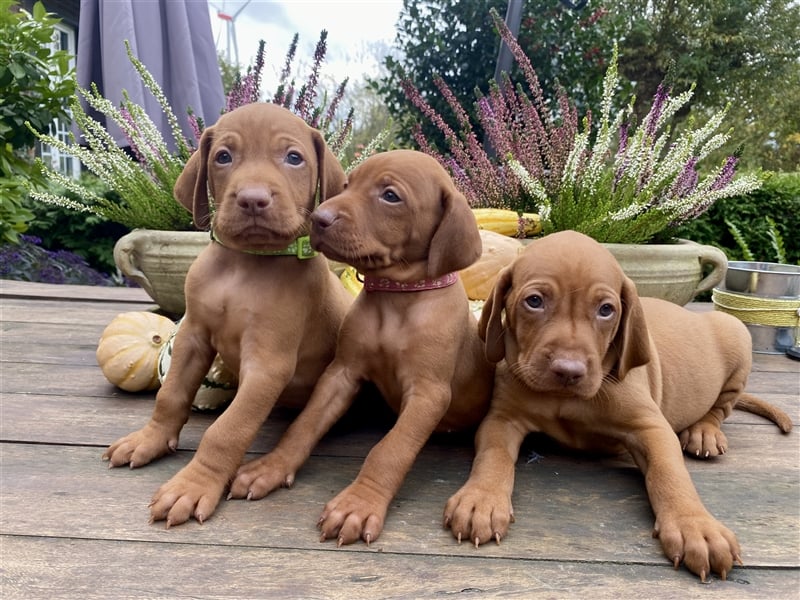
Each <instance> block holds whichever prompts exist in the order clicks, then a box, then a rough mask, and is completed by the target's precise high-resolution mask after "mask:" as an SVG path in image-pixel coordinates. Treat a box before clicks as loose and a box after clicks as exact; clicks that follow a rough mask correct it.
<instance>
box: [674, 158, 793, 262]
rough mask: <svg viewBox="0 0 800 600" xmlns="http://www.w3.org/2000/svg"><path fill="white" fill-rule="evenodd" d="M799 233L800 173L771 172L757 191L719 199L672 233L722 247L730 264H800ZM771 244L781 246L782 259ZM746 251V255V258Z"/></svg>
mask: <svg viewBox="0 0 800 600" xmlns="http://www.w3.org/2000/svg"><path fill="white" fill-rule="evenodd" d="M768 217H769V218H768ZM770 220H771V221H772V223H770ZM798 231H800V172H794V173H774V174H772V175H770V176H769V177H767V178H766V180H765V181H764V183H763V185H762V187H761V188H760V189H758V190H756V191H754V192H751V193H750V194H747V195H744V196H735V197H732V198H726V199H724V200H720V201H719V202H717V203H716V204H715V205H714V206H712V207H711V209H710V210H709V211H708V212H706V213H705V214H704V215H702V216H701V217H699V218H698V219H696V220H695V221H693V222H692V223H688V224H686V225H684V226H682V227H681V228H680V229H679V230H678V231H677V232H676V233H677V235H679V236H680V237H682V238H688V239H691V240H694V241H696V242H700V243H703V244H711V245H714V246H717V247H719V248H721V249H722V250H723V251H724V252H725V254H727V256H728V259H729V260H756V261H765V262H785V263H788V264H799V265H800V236H798ZM737 237H739V238H740V239H739V240H737ZM773 238H774V240H773ZM779 240H780V241H779ZM775 244H781V245H782V253H783V257H781V256H780V255H779V254H778V252H779V250H778V249H777V248H776V247H775ZM779 247H780V246H779ZM745 249H747V250H749V255H748V253H747V251H745ZM781 258H782V260H780V261H779V259H781Z"/></svg>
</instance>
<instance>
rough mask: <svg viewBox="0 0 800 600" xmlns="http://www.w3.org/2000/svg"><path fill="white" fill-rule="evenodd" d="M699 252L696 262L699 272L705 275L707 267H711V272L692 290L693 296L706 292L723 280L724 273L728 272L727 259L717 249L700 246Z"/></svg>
mask: <svg viewBox="0 0 800 600" xmlns="http://www.w3.org/2000/svg"><path fill="white" fill-rule="evenodd" d="M699 252H700V254H699V256H698V260H699V261H700V269H701V271H702V272H703V273H705V271H706V267H707V266H708V265H711V271H709V273H708V275H706V276H705V277H703V279H701V280H700V283H698V284H697V288H696V289H695V290H694V295H695V296H696V295H697V294H700V293H701V292H707V291H708V290H710V289H711V288H713V287H714V286H715V285H717V284H718V283H719V282H720V281H722V280H723V279H724V278H725V272H726V271H727V270H728V257H727V256H725V253H724V252H723V251H722V250H720V249H719V248H715V247H714V246H708V245H705V244H702V245H700V248H699Z"/></svg>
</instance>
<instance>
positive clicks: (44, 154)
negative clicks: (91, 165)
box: [37, 23, 81, 179]
mask: <svg viewBox="0 0 800 600" xmlns="http://www.w3.org/2000/svg"><path fill="white" fill-rule="evenodd" d="M75 38H76V35H75V28H74V27H70V26H69V25H64V24H63V23H57V24H56V25H55V28H54V31H53V41H52V44H51V45H52V48H53V50H54V51H56V50H65V51H66V52H68V53H69V55H70V57H71V58H70V67H71V68H74V67H75V47H76V42H75ZM70 129H71V125H70V124H69V122H67V121H64V120H63V119H54V120H53V122H52V123H51V124H50V129H49V132H48V133H49V134H50V135H51V136H53V137H55V138H58V139H59V140H61V141H63V142H64V143H66V144H69V143H70V142H71V138H70ZM37 154H38V155H39V157H40V158H41V159H42V161H44V163H45V164H47V165H49V166H50V167H52V169H53V170H55V171H58V172H59V173H62V174H64V175H66V176H68V177H73V178H75V179H77V178H78V177H80V175H81V161H80V160H78V159H77V158H76V157H74V156H72V155H71V154H67V153H65V152H61V151H60V150H59V149H58V148H54V147H53V146H50V145H48V144H39V148H38V152H37Z"/></svg>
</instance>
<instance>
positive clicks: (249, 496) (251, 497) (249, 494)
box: [247, 490, 253, 500]
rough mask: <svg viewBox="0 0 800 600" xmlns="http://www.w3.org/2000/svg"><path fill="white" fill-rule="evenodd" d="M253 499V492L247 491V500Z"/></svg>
mask: <svg viewBox="0 0 800 600" xmlns="http://www.w3.org/2000/svg"><path fill="white" fill-rule="evenodd" d="M252 499H253V490H247V500H252Z"/></svg>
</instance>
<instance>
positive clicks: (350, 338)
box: [232, 150, 493, 545]
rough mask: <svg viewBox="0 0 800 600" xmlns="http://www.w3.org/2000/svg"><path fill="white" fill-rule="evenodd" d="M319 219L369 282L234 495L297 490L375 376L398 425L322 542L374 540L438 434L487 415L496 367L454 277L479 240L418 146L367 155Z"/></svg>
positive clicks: (334, 254)
mask: <svg viewBox="0 0 800 600" xmlns="http://www.w3.org/2000/svg"><path fill="white" fill-rule="evenodd" d="M312 222H313V229H312V241H313V243H314V247H315V248H318V249H319V250H321V251H322V252H323V253H325V254H326V255H327V256H328V257H329V258H331V259H334V260H338V261H342V262H347V263H349V264H351V265H353V266H354V267H356V268H357V269H358V270H359V271H360V272H361V273H363V274H364V277H365V287H364V290H363V291H362V292H361V293H360V294H359V296H358V297H357V299H356V301H355V303H354V304H353V306H352V308H351V309H350V311H349V312H348V314H347V317H346V318H345V321H344V323H343V324H342V328H341V331H340V333H339V343H338V346H337V349H336V357H335V358H334V360H333V362H332V363H331V365H330V366H329V367H328V368H327V369H326V370H325V373H324V374H323V375H322V377H321V378H320V380H319V383H318V384H317V387H316V388H315V389H314V394H313V396H312V397H311V400H310V401H309V403H308V406H307V407H306V408H305V409H304V411H303V412H302V413H301V414H300V416H299V417H298V418H297V419H296V420H295V422H294V423H293V424H292V425H291V427H290V428H289V429H288V431H287V432H286V435H285V436H284V437H283V439H281V441H280V442H279V443H278V446H277V447H276V448H275V450H274V451H273V452H271V453H270V454H268V455H266V456H264V457H262V458H261V459H260V460H258V461H254V462H251V463H248V464H247V465H244V466H243V467H242V468H241V469H240V470H239V474H238V476H237V478H236V481H235V482H234V484H233V487H232V492H233V493H234V494H235V495H239V496H243V495H247V496H251V497H261V496H264V495H266V494H267V493H269V492H270V491H271V490H273V489H275V488H277V487H280V486H281V485H285V486H289V485H291V484H292V482H293V481H294V478H295V473H296V472H297V470H298V469H299V468H300V466H301V465H302V464H303V463H304V462H305V460H306V459H307V458H308V456H309V454H310V453H311V450H312V449H313V447H314V446H315V444H316V443H317V442H318V441H319V439H320V438H321V437H322V436H323V435H324V434H325V432H326V431H328V429H329V428H330V427H331V426H332V425H333V424H334V423H335V422H336V421H337V420H338V419H339V418H340V417H341V416H342V415H343V414H344V413H345V411H346V410H347V408H348V407H349V406H350V405H351V404H352V402H353V399H354V397H355V396H356V393H357V392H358V390H359V389H360V387H361V386H362V384H363V383H365V382H367V381H371V382H373V383H374V384H375V385H376V386H377V388H378V389H379V390H380V392H381V394H382V395H383V397H384V398H385V399H386V400H387V402H388V403H389V404H390V405H391V407H392V408H393V409H394V411H395V412H396V413H397V414H398V417H397V422H396V424H395V425H394V426H393V427H392V429H391V430H390V431H389V433H388V434H387V435H386V437H384V438H383V439H382V440H381V442H380V443H378V444H377V445H376V446H375V447H374V448H373V449H372V450H371V451H370V453H369V455H368V456H367V458H366V461H365V463H364V465H363V467H362V468H361V471H360V473H359V474H358V476H357V477H356V480H355V481H354V482H353V483H352V484H351V485H349V486H348V487H347V488H345V489H344V490H343V491H342V492H341V493H340V494H339V495H338V496H336V497H335V498H334V499H333V500H331V501H330V502H328V504H327V505H326V506H325V508H324V510H323V512H322V517H321V518H320V520H319V527H320V529H321V531H322V539H329V538H336V539H337V540H338V543H339V545H341V544H349V543H352V542H355V541H357V540H358V539H359V538H361V539H363V540H364V541H365V542H367V544H369V543H370V542H371V541H374V540H376V539H377V538H378V536H379V535H380V533H381V531H382V529H383V524H384V519H385V517H386V512H387V509H388V507H389V503H390V502H391V500H392V498H393V497H394V496H395V494H397V491H398V490H399V489H400V485H401V484H402V482H403V479H404V478H405V476H406V474H407V473H408V471H409V469H410V468H411V466H412V465H413V463H414V460H415V459H416V457H417V454H418V453H419V451H420V450H421V449H422V447H423V446H424V444H425V443H426V441H427V440H428V438H429V436H430V435H431V433H433V432H434V431H437V430H438V431H453V430H464V429H468V428H474V427H476V426H477V425H478V423H479V422H480V420H481V418H482V417H483V416H484V414H485V413H486V409H487V408H488V403H489V398H490V395H491V387H492V380H493V367H492V365H491V364H490V363H489V362H488V361H487V360H486V359H485V357H484V352H483V344H482V342H481V340H480V338H479V337H478V331H477V322H476V320H475V318H474V317H473V316H472V313H471V311H470V309H469V303H468V300H467V295H466V292H465V291H464V287H463V285H462V284H461V282H460V280H459V279H458V276H457V271H458V270H460V269H463V268H464V267H466V266H468V265H470V264H472V263H473V262H474V261H475V260H476V259H477V258H478V257H479V256H480V253H481V247H482V246H481V240H480V235H479V232H478V227H477V224H476V222H475V217H474V216H473V215H472V212H471V211H470V209H469V206H468V205H467V201H466V199H465V198H464V196H463V195H461V194H460V193H459V192H458V191H457V190H456V188H455V186H454V185H453V182H452V180H451V179H450V176H449V175H448V174H447V172H446V171H445V170H444V169H443V168H442V167H441V166H440V165H439V163H438V162H436V160H434V159H433V158H431V157H430V156H427V155H425V154H423V153H420V152H415V151H411V150H396V151H391V152H385V153H382V154H378V155H375V156H372V157H370V158H369V159H367V160H366V161H365V162H364V163H362V164H361V165H359V166H358V167H357V168H356V169H355V170H354V171H353V172H352V174H351V175H350V177H349V178H348V183H347V188H346V190H345V191H344V192H343V193H341V194H339V195H338V196H335V197H334V198H331V199H329V200H327V201H325V202H323V203H322V204H321V205H320V206H319V208H317V209H316V210H315V211H314V214H313V215H312Z"/></svg>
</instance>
